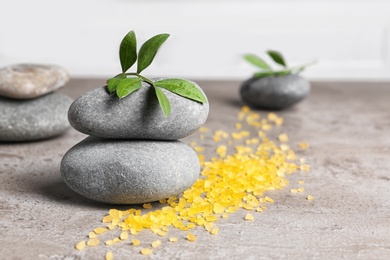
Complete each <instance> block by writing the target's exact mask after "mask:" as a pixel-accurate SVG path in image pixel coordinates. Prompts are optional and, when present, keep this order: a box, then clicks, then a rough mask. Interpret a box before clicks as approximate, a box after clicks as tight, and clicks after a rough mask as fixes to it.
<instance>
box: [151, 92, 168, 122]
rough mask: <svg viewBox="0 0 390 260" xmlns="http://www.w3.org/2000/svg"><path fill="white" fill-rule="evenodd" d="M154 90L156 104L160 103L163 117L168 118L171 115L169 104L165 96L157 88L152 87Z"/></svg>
mask: <svg viewBox="0 0 390 260" xmlns="http://www.w3.org/2000/svg"><path fill="white" fill-rule="evenodd" d="M154 90H155V91H156V96H157V99H158V103H160V107H161V109H162V111H163V113H164V115H165V116H166V117H168V116H169V115H170V114H171V104H170V103H169V100H168V98H167V96H166V95H165V94H164V92H162V90H161V89H160V88H159V87H156V86H154Z"/></svg>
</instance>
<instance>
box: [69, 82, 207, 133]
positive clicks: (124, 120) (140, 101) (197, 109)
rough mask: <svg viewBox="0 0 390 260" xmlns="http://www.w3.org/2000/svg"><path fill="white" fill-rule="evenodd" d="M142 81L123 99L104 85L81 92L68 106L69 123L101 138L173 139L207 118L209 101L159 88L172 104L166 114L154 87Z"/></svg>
mask: <svg viewBox="0 0 390 260" xmlns="http://www.w3.org/2000/svg"><path fill="white" fill-rule="evenodd" d="M154 80H158V79H154ZM142 84H143V85H142V88H141V89H139V90H137V91H135V92H133V93H132V94H130V95H129V96H127V97H125V98H123V99H119V98H118V97H117V96H116V95H109V94H108V90H107V87H101V88H97V89H94V90H91V91H89V92H87V93H85V94H83V95H82V96H81V97H79V98H78V99H77V100H75V101H74V102H73V104H72V105H71V107H70V108H69V113H68V118H69V122H70V124H71V126H73V127H74V128H75V129H76V130H78V131H80V132H82V133H85V134H88V135H92V136H96V137H102V138H113V139H154V140H176V139H180V138H183V137H186V136H188V135H190V134H191V133H193V132H194V131H196V130H197V129H198V128H199V127H200V126H201V125H202V124H203V123H204V122H205V121H206V119H207V116H208V112H209V104H208V103H205V104H201V103H199V102H196V101H192V100H189V99H187V98H184V97H181V96H179V95H176V94H174V93H172V92H170V91H168V90H165V89H162V91H163V92H164V93H165V94H166V95H167V97H168V99H169V101H170V103H171V115H170V116H169V117H166V116H165V115H164V114H163V112H162V110H161V108H160V106H159V103H158V100H157V97H156V95H155V92H154V89H153V88H152V87H151V86H149V84H147V83H142ZM194 84H195V85H196V86H197V87H198V88H199V89H200V87H199V86H198V85H197V84H196V83H194ZM200 90H201V89H200ZM201 91H202V90H201ZM202 93H203V91H202Z"/></svg>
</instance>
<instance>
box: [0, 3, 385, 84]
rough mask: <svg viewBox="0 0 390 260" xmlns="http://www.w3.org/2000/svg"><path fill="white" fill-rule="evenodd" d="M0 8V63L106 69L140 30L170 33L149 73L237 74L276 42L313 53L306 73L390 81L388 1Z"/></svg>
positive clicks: (82, 73)
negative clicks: (132, 32)
mask: <svg viewBox="0 0 390 260" xmlns="http://www.w3.org/2000/svg"><path fill="white" fill-rule="evenodd" d="M0 10H1V15H0V32H1V36H0V67H3V66H6V65H9V64H14V63H44V64H46V63H49V64H57V65H60V66H62V67H64V68H66V69H67V70H68V71H69V72H70V73H71V76H72V77H75V78H76V77H79V78H84V77H99V78H100V77H110V76H113V75H116V74H117V73H119V72H120V63H119V58H118V51H119V44H120V42H121V40H122V38H123V37H124V35H126V33H127V32H128V31H130V30H131V29H134V30H135V32H136V34H137V38H138V42H139V43H143V42H144V41H145V40H147V39H148V38H150V37H152V36H153V35H155V34H158V33H170V34H171V37H170V38H169V39H168V41H167V42H166V43H165V44H164V45H163V47H162V48H161V50H160V52H159V54H158V55H157V57H156V60H155V62H154V63H153V64H152V65H151V66H150V67H149V68H148V69H147V70H146V71H145V72H144V74H145V75H148V76H176V77H185V78H192V79H216V80H218V79H234V80H241V79H245V78H248V77H250V76H251V74H252V73H253V72H254V71H255V70H256V69H255V68H254V67H252V66H251V65H250V64H248V63H247V62H245V61H244V60H243V59H242V55H243V54H246V53H255V54H258V55H260V56H261V57H265V55H264V52H265V51H266V50H267V49H276V50H279V51H281V52H282V53H283V54H284V55H285V57H286V59H287V62H289V63H290V65H294V64H302V63H305V62H308V61H312V60H317V61H318V63H317V64H316V65H315V66H312V67H310V68H308V69H307V71H306V72H305V73H304V75H305V76H306V77H307V78H308V79H310V80H354V81H358V80H370V81H384V80H390V34H389V28H390V1H388V0H382V1H381V0H257V1H256V0H207V1H206V0H143V1H139V0H138V1H136V0H66V1H65V0H62V1H53V0H34V1H31V0H12V1H6V0H0ZM140 45H141V44H139V47H140Z"/></svg>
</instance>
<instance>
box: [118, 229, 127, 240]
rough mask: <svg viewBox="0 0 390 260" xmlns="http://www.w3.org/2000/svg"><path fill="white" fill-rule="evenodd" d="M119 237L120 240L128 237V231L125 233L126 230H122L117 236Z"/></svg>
mask: <svg viewBox="0 0 390 260" xmlns="http://www.w3.org/2000/svg"><path fill="white" fill-rule="evenodd" d="M119 238H120V239H122V240H126V239H128V238H129V233H127V231H123V232H122V233H121V234H120V236H119Z"/></svg>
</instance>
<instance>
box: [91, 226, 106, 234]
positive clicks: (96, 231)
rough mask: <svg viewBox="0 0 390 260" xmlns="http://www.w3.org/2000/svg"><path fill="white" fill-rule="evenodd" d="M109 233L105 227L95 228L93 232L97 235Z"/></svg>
mask: <svg viewBox="0 0 390 260" xmlns="http://www.w3.org/2000/svg"><path fill="white" fill-rule="evenodd" d="M107 231H108V230H107V228H104V227H98V228H95V229H94V230H93V232H95V234H97V235H100V234H103V233H106V232H107Z"/></svg>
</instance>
